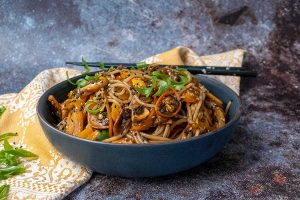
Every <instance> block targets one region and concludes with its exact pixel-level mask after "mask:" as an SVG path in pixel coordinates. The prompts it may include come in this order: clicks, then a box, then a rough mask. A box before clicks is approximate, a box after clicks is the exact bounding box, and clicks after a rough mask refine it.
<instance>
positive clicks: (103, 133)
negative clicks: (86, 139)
mask: <svg viewBox="0 0 300 200" xmlns="http://www.w3.org/2000/svg"><path fill="white" fill-rule="evenodd" d="M107 138H109V134H108V130H107V129H105V130H101V131H99V134H98V136H97V138H96V140H98V141H102V140H105V139H107Z"/></svg>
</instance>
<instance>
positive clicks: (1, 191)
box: [0, 185, 9, 200]
mask: <svg viewBox="0 0 300 200" xmlns="http://www.w3.org/2000/svg"><path fill="white" fill-rule="evenodd" d="M8 191H9V185H1V186H0V199H1V200H6V199H7V198H8Z"/></svg>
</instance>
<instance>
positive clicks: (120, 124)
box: [113, 108, 131, 135]
mask: <svg viewBox="0 0 300 200" xmlns="http://www.w3.org/2000/svg"><path fill="white" fill-rule="evenodd" d="M130 127H131V110H130V109H129V108H124V109H122V110H121V113H120V115H119V116H118V118H117V119H116V122H115V124H114V127H113V133H114V135H119V134H125V133H127V132H128V131H129V129H130Z"/></svg>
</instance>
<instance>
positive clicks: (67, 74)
mask: <svg viewBox="0 0 300 200" xmlns="http://www.w3.org/2000/svg"><path fill="white" fill-rule="evenodd" d="M66 76H67V81H68V82H69V83H70V84H71V85H77V84H76V83H74V82H73V81H71V80H70V78H69V73H68V71H66Z"/></svg>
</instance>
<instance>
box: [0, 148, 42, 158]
mask: <svg viewBox="0 0 300 200" xmlns="http://www.w3.org/2000/svg"><path fill="white" fill-rule="evenodd" d="M4 152H5V153H8V154H11V155H14V156H17V157H22V158H35V157H36V158H37V157H38V155H36V154H34V153H32V152H30V151H27V150H25V149H19V148H16V149H13V150H8V151H6V150H5V151H4Z"/></svg>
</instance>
